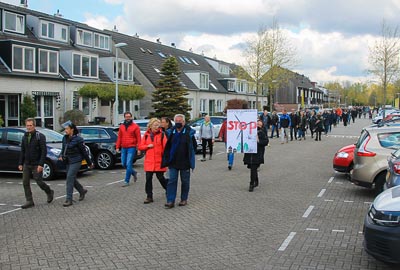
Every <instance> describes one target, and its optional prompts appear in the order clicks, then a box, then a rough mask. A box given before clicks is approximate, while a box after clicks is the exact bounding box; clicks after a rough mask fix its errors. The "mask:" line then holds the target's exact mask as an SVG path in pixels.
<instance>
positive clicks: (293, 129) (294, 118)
mask: <svg viewBox="0 0 400 270" xmlns="http://www.w3.org/2000/svg"><path fill="white" fill-rule="evenodd" d="M299 122H300V118H299V115H298V114H297V112H296V111H295V109H292V113H291V114H290V140H291V141H293V135H294V139H295V140H297V128H298V127H299Z"/></svg>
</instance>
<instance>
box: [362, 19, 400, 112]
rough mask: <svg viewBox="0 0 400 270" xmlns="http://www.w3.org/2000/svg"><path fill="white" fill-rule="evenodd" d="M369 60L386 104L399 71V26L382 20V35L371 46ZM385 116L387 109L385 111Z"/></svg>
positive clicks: (371, 71)
mask: <svg viewBox="0 0 400 270" xmlns="http://www.w3.org/2000/svg"><path fill="white" fill-rule="evenodd" d="M369 51H370V52H369V57H368V61H369V64H370V66H371V69H370V70H369V72H370V73H372V74H373V75H375V76H377V77H378V79H379V81H380V82H381V84H382V86H383V104H384V105H386V91H387V87H388V84H389V83H390V82H393V81H394V80H395V79H396V76H398V73H399V67H400V66H399V57H400V39H399V33H398V27H395V28H394V29H392V28H390V27H389V26H388V25H386V23H385V21H383V22H382V28H381V37H380V38H379V39H378V40H377V41H376V42H375V44H374V46H372V47H370V48H369ZM383 117H385V111H383Z"/></svg>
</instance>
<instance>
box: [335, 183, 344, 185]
mask: <svg viewBox="0 0 400 270" xmlns="http://www.w3.org/2000/svg"><path fill="white" fill-rule="evenodd" d="M335 184H338V185H343V182H335Z"/></svg>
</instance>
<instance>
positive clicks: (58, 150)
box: [50, 148, 61, 156]
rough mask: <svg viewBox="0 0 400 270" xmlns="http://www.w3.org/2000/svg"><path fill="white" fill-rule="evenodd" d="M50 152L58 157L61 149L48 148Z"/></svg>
mask: <svg viewBox="0 0 400 270" xmlns="http://www.w3.org/2000/svg"><path fill="white" fill-rule="evenodd" d="M50 152H51V153H53V154H54V155H55V156H58V155H60V153H61V149H57V148H50Z"/></svg>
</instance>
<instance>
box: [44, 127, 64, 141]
mask: <svg viewBox="0 0 400 270" xmlns="http://www.w3.org/2000/svg"><path fill="white" fill-rule="evenodd" d="M39 132H40V133H42V134H43V135H44V136H45V137H46V142H47V143H60V142H62V138H63V135H61V134H60V133H58V132H56V131H54V130H51V129H40V130H39Z"/></svg>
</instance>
